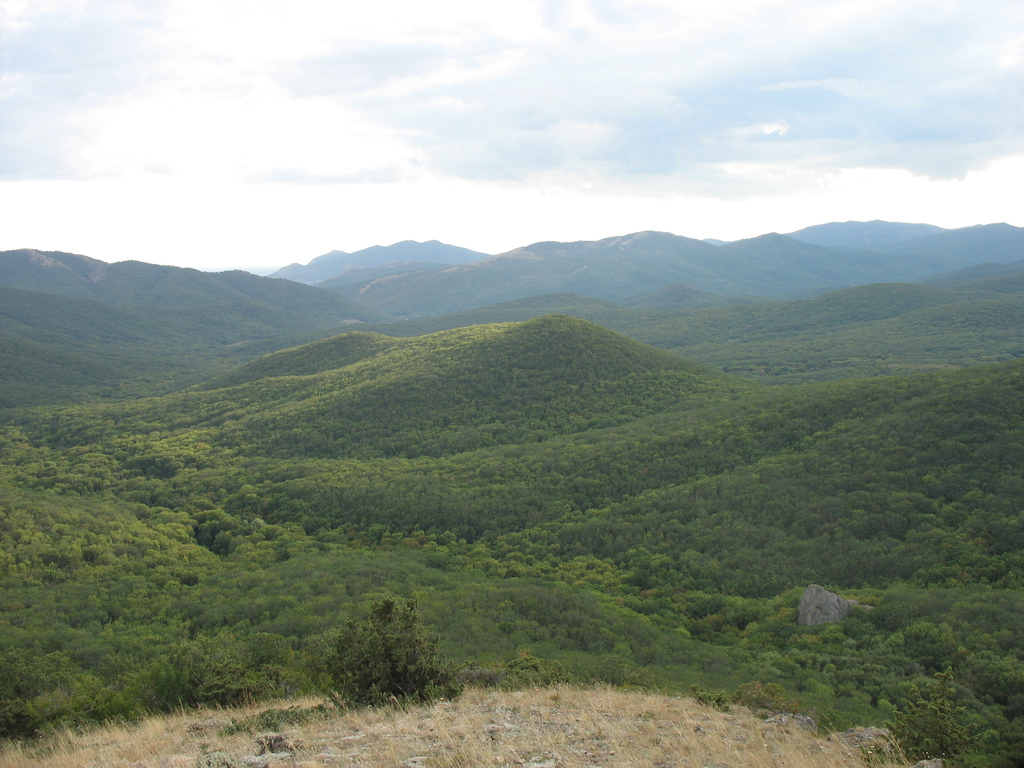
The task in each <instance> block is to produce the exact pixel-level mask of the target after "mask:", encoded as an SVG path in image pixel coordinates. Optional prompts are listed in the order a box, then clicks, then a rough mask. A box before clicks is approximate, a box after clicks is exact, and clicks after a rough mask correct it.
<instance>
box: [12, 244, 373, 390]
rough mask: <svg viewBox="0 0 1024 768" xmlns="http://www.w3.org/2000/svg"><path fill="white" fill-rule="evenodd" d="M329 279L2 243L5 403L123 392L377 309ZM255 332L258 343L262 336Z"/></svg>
mask: <svg viewBox="0 0 1024 768" xmlns="http://www.w3.org/2000/svg"><path fill="white" fill-rule="evenodd" d="M380 317H381V315H380V313H377V312H375V311H373V310H369V309H366V308H363V307H359V306H358V305H356V304H354V303H353V302H351V301H350V300H348V299H345V298H344V297H341V296H339V295H338V294H336V293H334V292H332V291H325V290H319V289H316V288H311V287H309V286H304V285H299V284H297V283H292V282H289V281H287V280H271V279H269V278H261V277H256V276H255V275H250V274H248V273H245V272H224V273H220V274H216V275H210V274H207V273H202V272H198V271H196V270H184V269H178V268H175V267H158V266H154V265H150V264H142V263H141V262H123V263H120V264H113V265H111V264H106V263H104V262H100V261H96V260H95V259H88V258H87V257H84V256H73V255H70V254H61V253H49V254H44V253H40V252H37V251H8V252H5V253H0V340H2V341H0V380H2V381H3V382H4V384H5V387H4V389H3V391H2V392H0V409H2V408H11V407H16V406H19V405H32V404H44V403H59V402H85V401H89V400H95V399H110V398H114V399H123V398H126V397H130V396H141V395H146V394H157V393H163V392H168V391H171V390H172V389H174V388H177V387H180V386H183V385H186V384H191V383H195V382H196V381H200V380H202V379H205V378H207V377H208V376H210V375H213V374H215V373H217V372H220V371H224V370H226V369H227V368H229V367H232V366H234V365H237V364H238V363H239V362H242V361H245V360H248V359H252V358H253V357H256V356H258V355H260V354H265V353H267V352H270V351H274V350H277V349H281V348H283V347H288V346H293V345H294V344H296V343H299V342H297V341H293V340H292V338H291V337H293V336H294V335H296V334H300V335H302V336H303V338H302V340H303V341H308V340H309V339H310V338H316V337H322V336H324V335H327V334H328V333H331V331H329V330H328V329H336V330H335V331H333V332H337V329H339V328H340V326H342V325H343V324H346V323H348V322H350V321H354V320H356V319H360V320H368V319H380ZM254 342H256V343H254Z"/></svg>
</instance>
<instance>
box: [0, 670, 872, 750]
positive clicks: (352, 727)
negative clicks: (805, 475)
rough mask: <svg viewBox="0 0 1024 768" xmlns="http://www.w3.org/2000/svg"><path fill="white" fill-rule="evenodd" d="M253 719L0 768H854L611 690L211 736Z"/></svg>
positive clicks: (211, 721) (822, 741)
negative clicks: (285, 744)
mask: <svg viewBox="0 0 1024 768" xmlns="http://www.w3.org/2000/svg"><path fill="white" fill-rule="evenodd" d="M278 706H280V705H278ZM264 708H266V707H264ZM258 711H259V710H258V709H250V710H235V711H232V712H215V711H213V712H211V711H206V712H199V713H188V714H182V715H178V716H169V717H158V718H151V719H149V720H147V721H145V722H143V723H140V724H138V725H134V726H120V727H108V728H102V729H97V730H95V731H92V732H90V733H88V734H72V733H68V734H65V735H63V736H61V737H57V738H55V739H53V740H51V741H49V742H48V743H47V744H46V745H45V746H44V745H32V746H20V747H19V746H10V747H8V748H6V749H5V750H4V751H3V752H2V753H0V768H42V766H46V767H47V768H94V767H96V768H99V767H102V768H108V767H109V768H118V767H121V766H123V767H124V768H193V767H194V766H199V765H202V757H201V756H202V755H203V754H204V753H207V754H208V753H212V752H219V753H223V754H222V757H225V758H228V760H229V762H226V763H224V764H225V765H228V764H234V765H237V766H245V765H261V766H271V767H272V768H273V767H275V766H291V767H296V766H299V767H302V768H314V766H353V767H355V766H358V767H360V768H403V767H405V768H477V767H480V768H484V767H485V766H487V767H490V766H495V767H497V766H523V767H524V768H594V767H597V766H602V767H605V766H607V767H609V768H611V767H615V768H620V767H622V768H633V767H635V768H640V767H641V766H643V768H658V767H661V768H669V766H678V767H679V768H683V767H684V766H686V767H690V766H693V767H695V768H705V767H712V768H726V767H727V768H864V766H865V762H864V760H863V759H862V757H861V755H860V754H859V752H858V751H857V750H856V749H855V748H851V747H847V746H844V745H843V744H841V743H840V742H839V741H838V740H836V739H834V738H831V739H830V738H829V737H827V736H818V735H815V734H813V733H811V732H809V731H807V730H806V729H804V728H802V727H801V726H799V725H796V724H793V723H790V724H779V723H768V722H765V721H763V720H760V719H758V718H756V717H754V716H753V715H750V714H748V713H745V712H718V711H715V710H712V709H707V708H705V707H703V706H701V705H699V704H697V703H695V702H693V701H691V700H690V699H684V698H672V697H667V696H659V695H648V694H641V693H630V692H624V691H618V690H612V689H583V690H581V689H573V688H558V689H539V690H528V691H517V692H508V691H480V690H470V691H467V692H466V693H465V694H464V695H463V696H462V697H461V698H460V699H459V700H458V701H454V702H442V703H439V704H436V705H434V706H431V707H412V708H408V709H380V710H358V711H353V712H349V713H346V714H340V713H339V714H337V715H334V716H331V717H324V718H317V719H314V720H311V721H308V722H307V723H305V724H304V725H302V726H300V727H296V728H291V729H286V730H284V731H282V733H283V734H284V735H286V736H287V737H288V738H289V739H290V740H292V742H293V743H295V744H296V747H295V749H294V750H293V751H292V752H291V754H290V755H284V754H273V755H263V756H259V757H257V752H258V747H257V744H256V742H255V740H254V735H253V734H252V733H243V734H233V735H228V736H225V735H222V734H221V732H220V731H221V728H222V726H223V725H224V724H225V723H227V722H228V721H229V719H230V718H231V717H235V718H241V717H245V716H247V715H251V714H254V713H255V712H258ZM208 762H212V763H213V764H216V763H215V761H213V759H212V757H211V758H208Z"/></svg>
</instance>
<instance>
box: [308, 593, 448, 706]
mask: <svg viewBox="0 0 1024 768" xmlns="http://www.w3.org/2000/svg"><path fill="white" fill-rule="evenodd" d="M325 669H326V672H327V677H328V680H329V685H330V691H328V694H329V695H330V696H331V698H332V700H333V701H334V702H335V703H336V704H338V705H339V706H341V705H346V704H368V705H371V706H377V705H380V704H389V703H394V702H401V701H419V702H429V701H434V700H436V699H442V698H448V699H450V698H454V697H456V696H458V695H459V694H460V693H461V692H462V686H461V684H460V683H459V682H458V681H457V680H456V676H455V670H454V669H453V668H452V667H451V666H450V665H449V664H448V663H447V662H445V661H444V659H442V657H441V654H440V652H439V651H438V648H437V644H436V642H434V641H433V640H431V639H430V638H428V637H427V634H426V629H425V627H424V626H423V623H422V622H421V620H420V617H419V612H418V610H417V608H416V604H415V603H414V602H410V601H399V600H396V599H394V598H390V597H389V598H385V599H383V600H381V601H379V602H377V603H376V604H375V605H374V606H373V609H372V610H371V611H370V615H369V616H368V617H367V618H366V619H365V620H363V621H357V620H354V619H352V620H349V621H348V623H347V624H346V625H345V627H344V629H342V630H341V631H340V632H339V633H338V635H337V636H336V638H335V640H334V642H333V644H332V647H331V648H330V649H329V651H328V658H327V659H326V664H325Z"/></svg>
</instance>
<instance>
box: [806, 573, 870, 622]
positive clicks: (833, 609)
mask: <svg viewBox="0 0 1024 768" xmlns="http://www.w3.org/2000/svg"><path fill="white" fill-rule="evenodd" d="M855 605H861V603H858V602H857V601H856V600H847V599H846V598H845V597H840V596H839V595H837V594H836V593H835V592H829V591H828V590H827V589H825V588H824V587H819V586H818V585H817V584H811V585H810V586H809V587H807V589H805V590H804V595H803V597H801V598H800V610H799V613H798V615H797V624H799V625H800V626H802V627H816V626H818V625H819V624H832V623H834V622H837V621H842V620H843V619H845V618H846V617H847V616H849V615H850V609H851V608H853V606H855ZM864 607H865V608H869V607H870V606H864Z"/></svg>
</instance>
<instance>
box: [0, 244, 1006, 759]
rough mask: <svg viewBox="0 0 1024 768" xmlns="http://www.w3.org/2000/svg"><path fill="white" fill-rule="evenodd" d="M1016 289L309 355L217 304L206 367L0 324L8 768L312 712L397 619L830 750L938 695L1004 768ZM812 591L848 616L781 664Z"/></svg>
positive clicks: (631, 321)
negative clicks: (64, 748)
mask: <svg viewBox="0 0 1024 768" xmlns="http://www.w3.org/2000/svg"><path fill="white" fill-rule="evenodd" d="M708 247H713V246H708ZM66 261H67V262H68V264H71V265H72V266H74V267H75V268H76V269H79V270H81V269H85V268H86V267H89V268H93V267H95V265H91V264H90V263H89V262H82V261H80V260H79V261H76V260H74V259H69V260H66ZM61 263H63V262H61ZM133 270H134V271H133ZM136 273H141V274H143V275H144V276H146V277H147V279H151V278H153V277H155V276H160V275H161V273H159V272H152V271H151V270H147V269H144V268H141V267H132V268H131V269H126V270H125V271H123V272H122V273H120V274H121V275H122V276H124V279H123V280H122V282H121V283H120V286H121V288H120V289H119V290H121V291H122V295H124V293H125V292H129V293H130V294H131V296H133V297H135V299H137V298H138V297H139V296H141V295H143V294H142V293H140V292H139V291H138V289H137V283H132V282H131V280H135V279H137V277H138V274H136ZM77 274H78V272H75V271H74V270H71V271H70V272H69V273H68V275H65V277H66V281H67V284H69V285H73V286H75V288H74V291H83V290H85V289H84V288H82V287H81V286H78V284H77V283H75V280H76V279H77V278H76V277H75V275H77ZM178 277H181V276H178ZM125 281H128V282H125ZM277 282H282V281H277ZM133 285H134V286H136V287H131V286H133ZM152 285H153V290H154V291H155V293H154V292H151V293H150V294H148V295H149V296H150V300H151V301H155V302H157V303H159V301H163V300H164V299H163V298H161V297H163V296H165V294H164V293H163V292H162V291H163V288H161V286H164V287H166V286H167V285H168V284H167V283H163V282H161V281H160V280H157V281H155V282H153V283H152ZM170 285H172V286H173V285H174V283H173V282H172V283H171V284H170ZM225 286H226V288H225ZM35 287H38V286H35ZM1020 287H1021V286H1020V281H1019V279H1018V277H1017V276H1016V273H1014V272H1012V271H1010V272H1001V271H1000V272H998V273H995V274H993V273H991V271H986V273H985V274H978V273H977V272H976V271H969V272H968V273H967V274H965V275H963V276H962V277H961V278H958V279H952V280H947V281H941V282H937V283H934V284H930V285H924V284H920V285H911V284H887V285H872V286H862V287H858V288H850V289H846V290H843V291H836V292H831V293H826V294H822V295H820V296H817V297H812V298H804V299H793V300H789V301H764V300H753V299H742V300H737V301H734V302H732V303H727V304H723V303H721V302H718V301H713V300H708V299H707V297H706V296H695V295H694V293H693V292H692V291H689V290H680V291H678V292H675V293H670V294H662V295H660V296H659V297H658V298H657V299H656V301H655V303H657V302H663V301H665V300H666V299H667V296H669V295H676V296H686V297H689V298H693V299H695V300H696V301H699V302H703V304H702V305H701V306H696V305H695V306H693V307H690V308H678V309H674V310H666V309H651V308H650V306H653V304H651V305H648V308H640V307H639V305H638V306H637V308H630V307H627V306H624V305H622V304H613V303H611V302H599V301H594V300H592V299H589V298H587V297H582V296H572V295H568V294H558V295H550V296H547V297H534V298H531V299H527V300H523V301H518V302H512V303H507V304H503V305H498V306H494V307H491V308H482V309H478V310H473V311H472V312H468V313H463V314H461V315H456V316H451V317H447V318H444V317H439V318H432V319H425V320H421V321H408V322H404V323H397V324H392V325H378V324H375V325H373V326H369V325H367V324H362V325H360V326H358V330H353V329H351V328H347V329H344V330H343V329H338V328H334V329H333V330H332V329H331V328H330V327H328V326H327V325H325V324H324V323H325V322H330V321H325V320H324V317H325V316H326V315H324V314H323V313H327V314H328V315H329V314H330V313H331V312H334V311H335V310H336V309H337V307H334V305H332V304H331V303H330V302H327V303H325V304H319V305H317V306H318V307H319V309H317V310H316V311H315V312H313V311H312V310H311V311H310V312H307V313H306V314H304V315H303V314H302V313H301V312H299V307H300V304H301V302H299V303H296V301H297V300H295V296H293V294H292V293H290V291H291V289H287V290H284V291H281V290H278V288H277V287H273V286H263V285H262V284H260V283H259V282H258V281H257V282H253V281H251V280H249V279H248V278H242V277H238V276H235V277H229V278H225V279H223V280H220V281H218V282H217V283H216V284H214V283H210V282H206V281H204V282H203V283H202V291H209V292H214V293H217V292H221V291H223V290H228V289H229V290H231V291H236V292H237V291H245V292H246V296H247V297H248V298H247V299H246V301H249V300H250V299H252V300H257V301H259V302H260V304H259V306H251V305H243V304H238V303H231V302H228V303H226V304H224V305H223V307H222V308H221V309H220V310H217V311H216V312H213V310H212V309H210V308H209V307H207V309H205V310H203V312H207V314H200V315H199V316H198V317H200V318H206V319H208V320H209V321H210V322H209V324H208V326H207V330H206V331H204V332H199V328H200V326H201V325H202V324H203V323H204V322H206V320H202V319H200V320H193V321H190V322H192V323H193V325H192V326H189V325H187V324H180V323H179V322H178V321H177V320H175V319H174V318H175V315H174V313H173V312H170V311H168V312H167V314H161V313H162V312H163V311H164V310H162V309H161V308H160V307H159V306H151V307H150V308H148V309H146V310H144V311H141V310H140V309H139V307H138V305H136V304H132V303H130V302H128V303H124V304H123V305H122V307H121V309H117V310H111V311H109V312H108V311H107V310H108V309H109V308H110V307H111V306H112V305H111V304H110V303H105V300H104V301H100V300H97V299H96V298H95V297H94V296H92V297H82V296H78V297H65V298H62V299H61V300H60V301H59V302H50V303H46V302H43V303H42V304H40V301H39V299H38V297H40V296H47V295H51V294H44V293H39V292H36V290H35V288H26V287H8V288H3V289H2V290H4V291H7V293H5V294H4V295H5V296H9V297H10V299H11V301H10V302H9V303H8V304H6V305H5V309H4V311H2V312H0V321H2V322H3V323H4V325H3V334H4V335H3V340H2V342H0V354H2V355H4V360H5V361H7V362H8V363H9V364H8V365H5V367H4V368H2V369H0V370H2V371H3V373H2V377H3V381H4V383H5V389H4V397H5V398H6V401H5V402H4V403H3V405H4V406H5V408H6V410H4V411H3V414H2V420H0V585H2V592H0V662H2V665H0V732H2V734H3V735H5V736H8V737H15V738H20V737H23V736H25V735H28V734H32V733H34V732H36V730H37V729H40V728H45V727H48V724H49V725H52V724H56V723H78V722H85V721H89V720H105V719H111V718H118V717H132V716H135V715H138V714H140V713H142V712H144V711H151V710H159V709H166V708H173V707H176V706H180V705H182V704H204V703H214V704H223V703H231V702H234V701H240V700H246V699H252V698H263V697H274V696H283V695H288V694H291V693H295V692H299V691H308V692H312V691H317V690H319V689H320V687H321V686H322V684H323V680H324V678H323V674H324V673H323V671H322V663H321V662H322V658H323V649H324V648H325V647H328V646H329V645H330V643H332V642H334V641H333V640H332V638H333V637H335V635H334V634H332V633H335V632H336V631H337V630H338V629H339V627H342V626H345V625H346V622H348V621H349V620H350V619H351V618H352V617H354V616H355V617H358V616H362V615H366V613H367V612H368V611H370V610H371V607H372V606H373V605H374V604H375V603H376V601H379V600H381V599H384V598H387V597H388V596H398V597H403V598H410V599H415V600H416V601H417V604H418V605H419V608H420V611H421V612H422V615H423V618H424V620H425V622H426V624H427V626H428V627H429V628H430V630H431V631H432V632H434V633H436V634H437V636H438V638H439V641H440V643H441V647H442V648H443V649H444V651H445V653H446V654H447V655H448V656H450V657H451V658H453V659H455V660H456V661H457V662H458V663H459V664H462V665H465V666H466V668H467V674H475V675H476V676H477V678H479V679H485V678H487V675H490V674H492V673H496V671H502V670H504V671H505V672H510V671H511V670H513V669H516V670H518V671H519V672H522V670H523V669H527V670H529V671H530V673H531V674H533V675H534V677H533V678H531V679H533V680H535V681H543V680H564V679H572V680H579V681H589V680H602V681H606V682H611V683H614V684H624V685H635V686H652V687H654V686H660V687H665V688H668V689H671V690H675V691H687V690H689V686H691V685H697V686H700V687H701V690H705V691H707V690H713V689H719V688H720V689H724V690H727V691H732V690H736V689H737V688H739V687H740V686H741V685H744V684H748V685H747V687H746V688H745V689H744V690H748V691H749V690H753V689H752V688H751V687H750V686H749V684H757V685H759V686H761V687H762V688H758V689H757V690H762V689H763V687H764V686H772V685H777V686H780V689H779V690H782V691H784V693H785V695H786V697H788V699H789V700H792V701H794V702H795V704H796V706H797V707H798V708H800V709H801V711H804V712H807V713H810V714H812V715H813V716H814V717H815V718H817V719H818V720H819V722H820V723H821V724H822V725H824V726H826V727H845V726H848V725H853V724H871V723H874V724H881V723H883V722H885V721H887V720H891V719H892V718H894V717H896V716H897V713H899V712H900V711H903V712H912V711H914V708H915V707H917V706H920V705H921V701H922V697H924V698H923V700H924V701H927V700H928V696H929V695H930V694H929V692H930V691H932V692H934V695H935V696H940V695H942V696H946V695H947V694H948V695H952V696H954V697H955V703H956V705H957V707H960V708H962V709H963V710H964V712H963V716H962V719H963V723H964V727H965V728H966V731H965V733H967V734H968V735H969V737H970V750H969V753H968V754H967V756H966V757H964V758H963V759H964V760H965V761H967V762H968V763H972V764H977V765H993V766H996V765H998V766H1009V765H1015V764H1019V763H1020V761H1021V760H1022V759H1024V698H1022V694H1021V690H1022V681H1024V640H1022V638H1024V626H1022V621H1024V619H1022V618H1021V617H1022V616H1024V522H1022V517H1021V512H1022V509H1024V473H1022V469H1021V468H1022V467H1024V361H1022V360H1021V358H1022V352H1024V350H1022V349H1021V348H1020V339H1021V336H1020V334H1019V329H1020V325H1021V323H1020V319H1021V317H1020V312H1021V306H1022V304H1021V301H1020V297H1021V293H1020ZM129 289H130V290H129ZM68 290H71V289H68ZM105 290H111V289H105ZM190 290H191V289H190ZM196 290H198V289H196ZM309 290H314V291H315V290H317V289H313V288H310V289H309ZM193 295H199V294H195V293H193ZM303 295H305V294H303ZM311 295H312V294H311ZM299 298H301V297H299ZM135 299H133V300H135ZM289 302H291V303H289ZM640 304H643V302H640ZM271 305H273V306H272V307H271ZM243 306H249V308H248V309H244V310H243V309H240V307H243ZM661 306H664V305H663V304H662V305H661ZM268 307H270V308H268ZM332 307H333V308H332ZM551 310H559V311H558V312H556V313H552V312H551ZM317 312H320V313H321V317H320V319H317V318H316V317H313V315H315V314H316V313H317ZM246 313H248V314H246ZM275 313H279V314H278V316H280V317H285V316H287V317H288V318H290V319H289V320H288V322H287V323H285V324H284V325H283V326H278V327H279V328H280V329H281V330H282V331H283V332H282V333H280V334H277V335H274V331H273V328H274V327H275V325H274V324H275V322H276V321H275V320H273V318H274V317H275ZM281 313H283V314H281ZM242 316H247V317H248V318H249V321H246V323H248V325H247V324H246V323H242V324H241V325H239V324H238V318H239V317H242ZM587 317H590V319H589V320H588V319H585V318H587ZM367 319H370V316H367ZM597 319H600V321H601V322H600V324H598V323H596V322H592V320H597ZM165 321H166V322H165ZM250 321H251V322H250ZM246 328H248V329H249V331H246V330H245V329H246ZM612 329H615V330H612ZM193 331H195V333H193ZM339 331H340V332H339ZM247 333H248V334H249V335H248V336H246V334H247ZM288 334H293V335H288ZM240 338H248V341H245V342H244V343H239V339H240ZM147 339H149V340H153V347H152V349H151V350H150V351H149V352H148V353H146V352H144V351H143V350H144V348H145V345H146V342H147ZM642 342H647V343H642ZM650 344H654V345H655V346H651V345H650ZM691 351H692V352H694V353H695V354H693V355H691V354H689V353H690V352H691ZM140 360H146V361H148V362H147V365H146V366H143V367H141V368H138V369H136V368H135V367H134V366H135V365H136V363H137V362H138V361H140ZM172 361H173V362H172ZM190 366H192V369H191V371H189V370H188V369H189V367H190ZM129 371H135V372H129ZM108 376H113V379H114V380H116V382H117V383H116V384H115V385H112V386H106V385H104V381H105V380H107V377H108ZM108 383H109V381H108ZM772 385H774V386H772ZM810 583H817V584H822V585H824V586H825V587H827V588H829V589H832V590H836V591H838V592H840V593H841V594H843V595H844V596H846V597H851V598H856V599H857V600H859V601H860V602H861V603H862V604H864V605H865V606H868V607H870V608H871V610H867V609H866V608H861V609H857V610H854V612H853V613H852V614H851V616H849V617H848V618H846V619H844V620H843V621H841V622H839V623H837V624H832V625H827V626H819V627H805V626H799V625H798V624H797V622H796V608H797V604H798V602H799V599H800V595H801V593H802V591H803V588H804V587H805V586H807V585H808V584H810ZM522 659H527V660H528V663H527V662H523V661H522ZM318 660H320V661H318ZM516 660H519V661H516ZM510 664H511V666H509V665H510ZM482 670H483V671H482ZM947 670H951V671H952V675H953V677H952V679H953V688H952V693H949V691H948V690H947V689H946V688H942V686H943V685H944V684H945V683H943V682H942V681H943V680H946V678H941V679H938V678H936V677H935V676H936V675H938V674H939V673H943V672H945V671H947ZM940 692H941V693H940Z"/></svg>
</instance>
